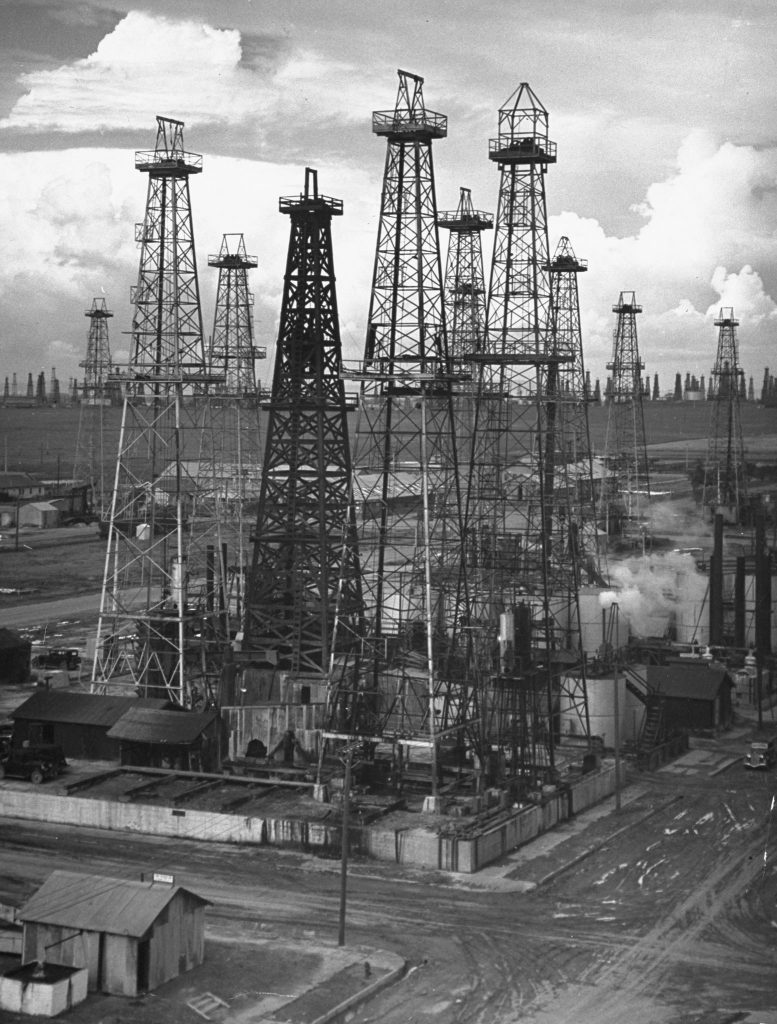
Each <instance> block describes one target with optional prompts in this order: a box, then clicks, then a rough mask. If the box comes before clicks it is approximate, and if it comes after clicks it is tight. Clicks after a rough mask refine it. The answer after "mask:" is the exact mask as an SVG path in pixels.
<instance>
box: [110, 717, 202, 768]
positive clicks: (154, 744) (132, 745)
mask: <svg viewBox="0 0 777 1024" xmlns="http://www.w3.org/2000/svg"><path fill="white" fill-rule="evenodd" d="M108 738H109V739H111V740H114V741H115V740H118V742H119V744H120V748H121V753H120V761H121V764H123V765H137V766H139V767H147V768H177V769H180V770H181V771H192V772H201V771H204V772H215V771H219V770H220V766H221V719H220V717H219V713H218V711H215V710H211V711H184V710H182V709H179V710H177V711H165V710H160V709H159V708H149V707H133V708H130V709H129V710H128V711H127V712H126V714H124V715H122V717H121V718H120V719H119V720H118V722H116V724H115V725H114V726H112V728H111V729H110V730H109V731H108Z"/></svg>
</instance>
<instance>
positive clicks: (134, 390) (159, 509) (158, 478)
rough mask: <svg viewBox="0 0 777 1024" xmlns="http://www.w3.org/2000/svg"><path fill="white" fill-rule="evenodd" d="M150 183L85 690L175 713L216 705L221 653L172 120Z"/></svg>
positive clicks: (185, 229) (200, 372)
mask: <svg viewBox="0 0 777 1024" xmlns="http://www.w3.org/2000/svg"><path fill="white" fill-rule="evenodd" d="M135 167H136V169H137V170H138V171H140V172H141V173H142V174H147V175H148V196H147V201H146V213H145V219H144V221H143V223H142V224H139V225H138V226H137V228H136V241H137V242H138V243H139V246H140V266H139V271H138V283H137V285H136V286H135V287H134V289H133V291H132V301H133V304H134V314H133V320H132V331H131V335H132V340H131V352H130V361H129V366H128V368H127V374H126V376H125V377H124V378H123V382H124V407H123V416H122V426H121V435H120V440H119V451H118V458H117V464H116V476H115V483H114V488H113V496H112V502H111V510H110V520H109V523H108V545H107V552H106V561H105V578H104V584H103V593H102V600H101V605H100V618H99V625H98V633H97V644H96V653H95V661H94V667H93V674H92V686H93V688H94V689H102V688H104V687H107V686H110V685H112V684H119V683H128V684H132V685H133V686H134V688H135V689H136V690H137V691H138V692H139V693H141V694H143V695H145V696H168V697H170V698H171V699H173V700H175V701H176V702H177V703H179V704H181V705H182V706H184V707H189V708H200V707H202V706H204V705H206V704H209V703H213V702H214V701H215V700H216V696H217V695H216V684H217V681H218V671H219V664H220V655H221V652H222V650H223V645H224V642H225V634H226V630H225V624H224V609H223V603H222V602H221V601H219V599H218V594H219V593H220V592H221V591H222V590H223V583H222V580H221V568H220V559H219V558H218V551H219V548H220V545H219V542H218V517H217V515H216V513H215V511H214V495H215V494H216V493H217V489H216V486H215V483H214V480H213V479H212V476H211V475H210V474H204V473H203V472H202V469H201V464H200V457H201V445H202V439H203V436H204V434H205V433H206V432H207V430H208V407H207V397H208V395H207V392H208V389H209V387H211V386H212V385H213V383H214V382H213V380H212V378H211V377H210V376H209V374H208V372H207V363H206V359H205V351H204V345H203V334H202V315H201V311H200V293H199V284H198V280H197V266H196V260H195V249H194V233H193V225H192V216H191V201H190V195H189V178H190V177H191V176H192V175H193V174H199V173H200V171H201V170H202V158H201V157H200V156H199V155H196V154H192V153H187V152H186V151H185V150H184V144H183V123H182V122H181V121H175V120H172V119H170V118H165V117H157V138H156V146H155V148H154V150H152V151H145V152H138V153H136V154H135Z"/></svg>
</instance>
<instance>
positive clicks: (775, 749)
mask: <svg viewBox="0 0 777 1024" xmlns="http://www.w3.org/2000/svg"><path fill="white" fill-rule="evenodd" d="M775 763H777V744H776V743H775V740H774V739H770V740H753V742H752V743H751V744H750V749H749V750H748V752H747V753H746V754H745V768H764V769H768V768H773V767H774V765H775Z"/></svg>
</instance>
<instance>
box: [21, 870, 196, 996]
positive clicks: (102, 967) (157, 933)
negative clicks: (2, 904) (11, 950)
mask: <svg viewBox="0 0 777 1024" xmlns="http://www.w3.org/2000/svg"><path fill="white" fill-rule="evenodd" d="M207 905H208V900H205V899H203V898H202V897H201V896H197V895H196V894H195V893H193V892H190V891H189V890H188V889H184V888H183V887H182V886H179V885H175V884H170V882H168V881H164V882H156V881H155V882H134V881H127V880H126V879H120V878H105V877H102V876H99V875H89V874H83V875H81V874H77V873H76V872H72V871H54V872H52V874H51V875H49V877H48V878H47V879H46V881H45V882H44V883H43V885H42V886H41V887H40V889H38V891H37V892H36V893H35V894H34V896H32V897H31V898H30V899H29V900H28V901H27V903H25V905H24V906H23V907H22V908H21V909H20V910H19V912H18V914H17V919H18V920H19V921H21V922H22V924H23V926H24V938H23V942H22V946H23V952H22V960H23V962H24V963H30V962H31V961H35V960H37V961H40V962H41V963H49V964H64V965H67V966H72V967H86V968H88V971H89V989H90V990H91V991H101V992H106V993H109V994H112V995H123V996H135V995H138V994H139V993H141V992H149V991H151V990H152V989H155V988H157V987H158V986H159V985H162V984H164V983H165V982H166V981H170V979H171V978H175V977H177V976H178V975H179V974H182V973H183V972H184V971H189V970H191V969H192V968H193V967H196V966H197V965H198V964H201V963H202V961H203V958H204V955H205V907H206V906H207Z"/></svg>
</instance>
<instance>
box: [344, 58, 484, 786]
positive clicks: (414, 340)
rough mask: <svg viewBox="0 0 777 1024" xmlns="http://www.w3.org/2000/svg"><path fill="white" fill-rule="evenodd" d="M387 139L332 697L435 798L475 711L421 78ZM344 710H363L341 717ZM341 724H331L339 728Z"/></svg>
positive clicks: (384, 125)
mask: <svg viewBox="0 0 777 1024" xmlns="http://www.w3.org/2000/svg"><path fill="white" fill-rule="evenodd" d="M398 75H399V89H398V93H397V100H396V104H395V107H394V109H393V110H388V111H376V112H375V113H374V114H373V120H372V128H373V132H374V133H375V134H376V135H378V136H380V137H381V138H385V139H386V143H387V151H386V163H385V168H384V177H383V189H382V193H381V209H380V218H379V227H378V239H377V246H376V256H375V268H374V273H373V281H372V295H371V301H370V310H369V318H368V327H367V339H366V344H365V352H364V360H363V362H362V363H361V365H360V366H359V368H358V370H355V371H354V372H353V374H352V376H353V377H354V378H356V379H359V380H360V381H361V391H360V399H359V409H358V416H357V420H356V442H355V451H354V481H355V485H354V490H355V498H356V500H357V502H358V503H359V508H360V513H359V528H360V530H359V536H360V557H361V563H362V574H363V577H362V578H363V586H364V602H365V635H364V643H363V660H362V671H361V672H360V676H359V680H358V684H357V686H358V690H357V692H355V693H354V692H349V691H348V690H343V691H341V692H339V693H337V692H336V693H334V694H333V699H332V706H333V722H334V723H336V722H342V721H346V722H348V723H350V724H348V726H347V728H345V729H340V732H339V734H340V735H342V736H347V735H349V734H350V733H355V734H357V735H369V736H371V737H373V738H375V739H382V740H384V741H385V742H386V743H387V744H390V749H391V756H392V759H393V762H394V769H395V778H398V779H400V780H401V779H402V778H403V777H404V775H405V769H406V768H407V765H408V763H409V761H410V760H411V759H412V760H416V761H419V760H420V761H422V762H423V768H422V769H421V770H422V771H423V772H424V773H425V774H426V775H427V784H429V783H430V784H431V789H432V793H433V795H434V794H436V792H437V785H438V777H439V772H438V763H439V756H438V755H439V754H440V744H441V743H442V742H444V743H446V744H448V743H453V742H455V741H456V739H457V738H460V737H461V734H462V727H463V724H464V723H465V722H466V721H467V720H468V717H469V716H470V714H471V707H470V694H469V693H468V692H467V690H466V683H465V680H464V678H463V676H462V674H461V673H460V672H457V670H456V668H455V666H454V665H453V660H452V658H451V650H452V649H453V648H455V644H456V638H455V636H454V635H453V634H454V631H455V614H454V613H453V611H452V604H453V602H452V601H451V596H452V595H454V596H455V591H456V586H457V576H458V573H457V566H458V563H459V560H460V545H461V531H460V517H461V494H460V486H459V476H458V455H457V448H456V430H455V408H454V402H453V384H454V381H456V380H457V379H458V375H457V373H456V372H455V366H454V365H453V360H452V358H451V355H450V352H449V349H448V338H447V333H446V323H445V309H444V301H443V280H442V267H441V259H440V247H439V237H438V228H437V221H438V217H437V202H436V195H435V185H434V167H433V161H432V143H433V141H434V140H435V139H441V138H444V137H445V136H446V134H447V119H446V118H445V117H444V116H443V115H441V114H438V113H434V112H432V111H430V110H427V108H426V106H425V104H424V98H423V79H422V78H420V77H419V76H417V75H414V74H411V73H409V72H407V71H401V70H400V71H399V72H398ZM349 706H352V707H354V708H356V707H358V708H359V713H358V714H348V713H344V709H347V707H349ZM338 728H339V727H338Z"/></svg>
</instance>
